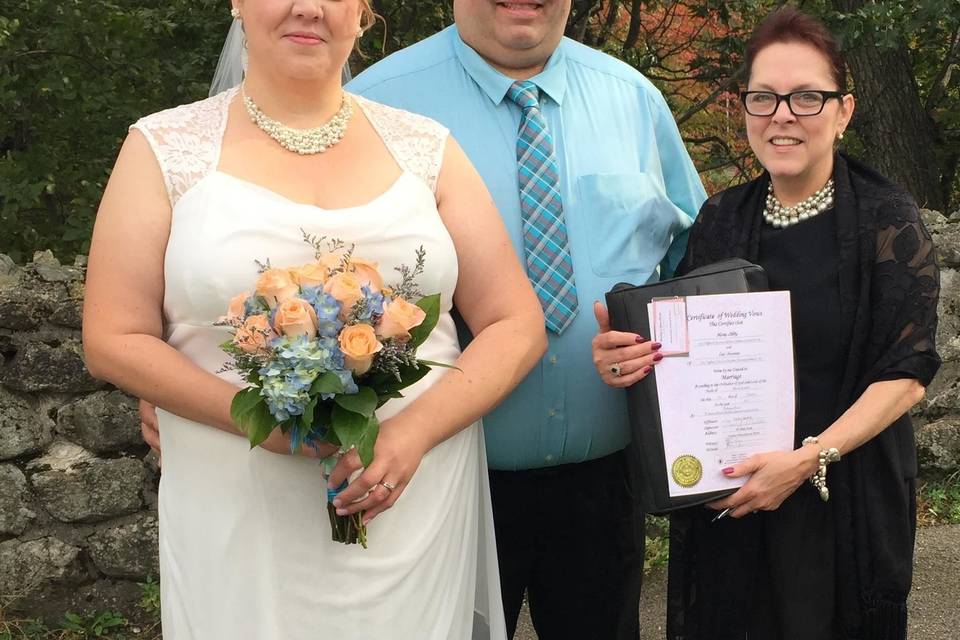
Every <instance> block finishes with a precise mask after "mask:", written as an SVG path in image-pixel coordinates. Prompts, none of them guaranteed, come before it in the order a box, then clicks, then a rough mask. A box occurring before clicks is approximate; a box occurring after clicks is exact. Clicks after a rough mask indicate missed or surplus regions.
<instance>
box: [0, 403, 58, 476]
mask: <svg viewBox="0 0 960 640" xmlns="http://www.w3.org/2000/svg"><path fill="white" fill-rule="evenodd" d="M52 439H53V429H52V421H51V420H50V419H49V418H47V417H46V416H45V415H42V414H40V413H38V412H37V411H36V410H35V409H34V408H33V406H31V404H30V403H29V402H27V401H26V400H25V399H24V398H21V397H19V396H17V395H14V394H12V393H10V392H9V391H7V390H5V389H4V388H3V387H0V460H10V459H11V458H17V457H20V456H25V455H30V454H34V453H37V452H39V451H42V450H43V449H44V448H45V447H46V446H47V445H48V444H50V442H51V441H52Z"/></svg>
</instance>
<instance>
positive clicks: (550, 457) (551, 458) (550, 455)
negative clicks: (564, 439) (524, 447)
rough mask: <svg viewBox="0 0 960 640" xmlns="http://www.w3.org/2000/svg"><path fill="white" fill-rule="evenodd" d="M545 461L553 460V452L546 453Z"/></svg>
mask: <svg viewBox="0 0 960 640" xmlns="http://www.w3.org/2000/svg"><path fill="white" fill-rule="evenodd" d="M544 460H545V461H546V462H553V454H550V453H548V454H547V457H545V458H544Z"/></svg>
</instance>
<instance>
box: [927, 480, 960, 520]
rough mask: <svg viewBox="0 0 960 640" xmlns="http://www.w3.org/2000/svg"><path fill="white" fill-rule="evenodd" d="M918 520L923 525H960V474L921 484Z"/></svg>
mask: <svg viewBox="0 0 960 640" xmlns="http://www.w3.org/2000/svg"><path fill="white" fill-rule="evenodd" d="M917 520H918V521H919V522H920V524H921V525H938V524H960V474H958V473H954V474H953V475H951V476H949V477H946V478H939V479H936V480H927V481H925V482H921V483H920V487H919V489H918V491H917Z"/></svg>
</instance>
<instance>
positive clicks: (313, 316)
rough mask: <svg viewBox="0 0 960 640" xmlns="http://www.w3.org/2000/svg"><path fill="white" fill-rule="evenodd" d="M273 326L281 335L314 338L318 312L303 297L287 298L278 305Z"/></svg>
mask: <svg viewBox="0 0 960 640" xmlns="http://www.w3.org/2000/svg"><path fill="white" fill-rule="evenodd" d="M273 328H274V329H276V331H277V333H279V334H280V335H284V336H288V337H291V338H292V337H295V336H306V337H307V338H312V337H314V336H315V335H317V312H316V311H314V310H313V307H311V306H310V303H309V302H307V301H306V300H303V299H301V298H293V299H292V300H287V301H286V302H284V303H283V304H281V305H280V306H279V307H277V314H276V315H275V316H274V317H273Z"/></svg>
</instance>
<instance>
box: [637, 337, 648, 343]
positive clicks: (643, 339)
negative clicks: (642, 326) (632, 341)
mask: <svg viewBox="0 0 960 640" xmlns="http://www.w3.org/2000/svg"><path fill="white" fill-rule="evenodd" d="M646 341H647V339H646V338H644V337H643V336H637V344H643V343H644V342H646Z"/></svg>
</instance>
